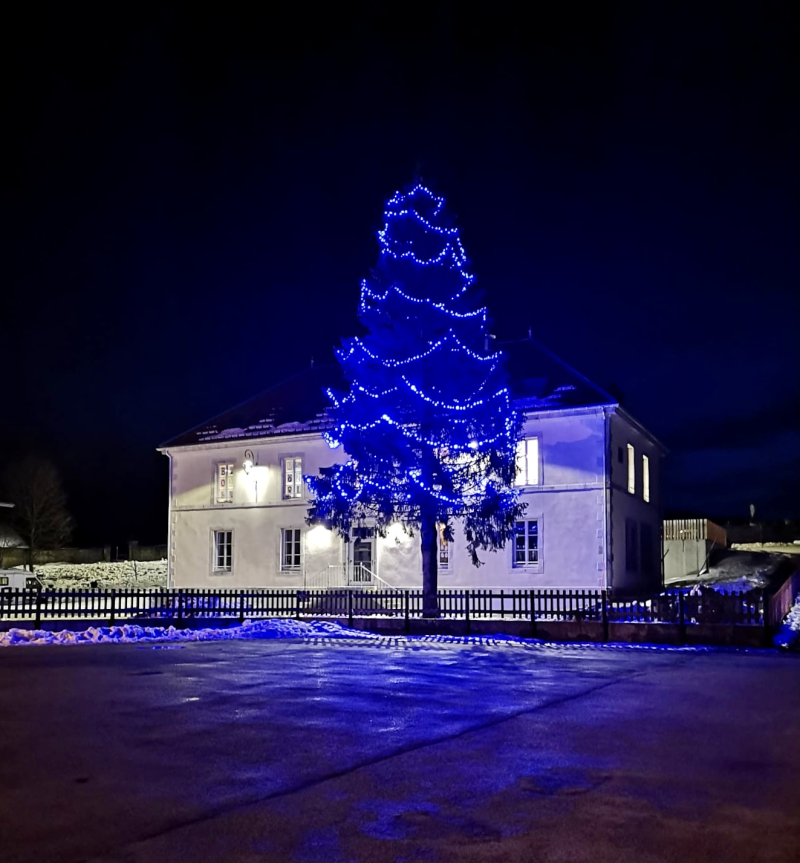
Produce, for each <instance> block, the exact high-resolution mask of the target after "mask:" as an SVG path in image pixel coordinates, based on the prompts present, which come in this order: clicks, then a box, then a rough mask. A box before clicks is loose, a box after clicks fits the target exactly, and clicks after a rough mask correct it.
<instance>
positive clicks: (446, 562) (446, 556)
mask: <svg viewBox="0 0 800 863" xmlns="http://www.w3.org/2000/svg"><path fill="white" fill-rule="evenodd" d="M436 533H437V536H438V540H439V569H440V570H441V569H450V543H449V542H448V541H447V540H446V539H445V536H444V525H443V524H441V523H440V524H437V525H436Z"/></svg>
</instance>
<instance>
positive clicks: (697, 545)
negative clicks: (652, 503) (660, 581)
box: [663, 518, 728, 582]
mask: <svg viewBox="0 0 800 863" xmlns="http://www.w3.org/2000/svg"><path fill="white" fill-rule="evenodd" d="M663 534H664V581H666V582H670V581H679V580H680V579H682V578H687V577H690V576H693V575H699V574H700V573H701V572H702V571H703V570H704V569H705V568H706V567H707V566H708V563H709V559H710V556H711V552H712V550H713V549H714V548H726V547H727V545H728V537H727V534H726V533H725V528H723V527H720V526H719V525H718V524H715V523H714V522H713V521H709V519H707V518H670V519H667V520H666V521H665V522H664V526H663Z"/></svg>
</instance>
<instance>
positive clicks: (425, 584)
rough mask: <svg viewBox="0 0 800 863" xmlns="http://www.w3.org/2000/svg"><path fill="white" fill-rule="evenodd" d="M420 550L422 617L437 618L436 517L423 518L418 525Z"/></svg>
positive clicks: (437, 553)
mask: <svg viewBox="0 0 800 863" xmlns="http://www.w3.org/2000/svg"><path fill="white" fill-rule="evenodd" d="M420 545H421V550H422V616H423V617H439V616H440V611H439V600H438V598H437V596H436V593H437V591H438V590H439V549H438V543H437V542H436V517H435V516H433V517H425V516H423V519H422V524H421V525H420Z"/></svg>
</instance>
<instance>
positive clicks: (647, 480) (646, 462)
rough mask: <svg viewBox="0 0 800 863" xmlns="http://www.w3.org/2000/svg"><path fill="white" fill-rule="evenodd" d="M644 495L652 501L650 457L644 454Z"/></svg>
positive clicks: (647, 500)
mask: <svg viewBox="0 0 800 863" xmlns="http://www.w3.org/2000/svg"><path fill="white" fill-rule="evenodd" d="M642 497H643V498H644V499H645V501H646V502H647V503H650V459H649V458H648V457H647V456H646V455H643V456H642Z"/></svg>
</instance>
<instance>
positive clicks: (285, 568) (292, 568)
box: [279, 527, 305, 573]
mask: <svg viewBox="0 0 800 863" xmlns="http://www.w3.org/2000/svg"><path fill="white" fill-rule="evenodd" d="M280 531H281V533H280V542H281V546H280V550H279V554H280V571H281V572H287V573H291V572H302V571H303V561H304V557H305V555H304V554H303V550H304V549H303V546H304V539H305V537H304V533H305V531H304V530H303V529H302V528H301V527H282V528H281V529H280ZM290 531H291V533H292V534H293V535H292V537H291V540H290V542H291V543H292V545H294V544H295V543H297V545H298V547H299V548H298V550H297V551H295V550H294V549H293V550H292V552H291V557H292V561H294V557H295V554H296V555H297V563H294V562H292V563H287V555H286V535H287V533H289V532H290ZM295 532H296V533H297V536H296V537H295V536H294V534H295Z"/></svg>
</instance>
